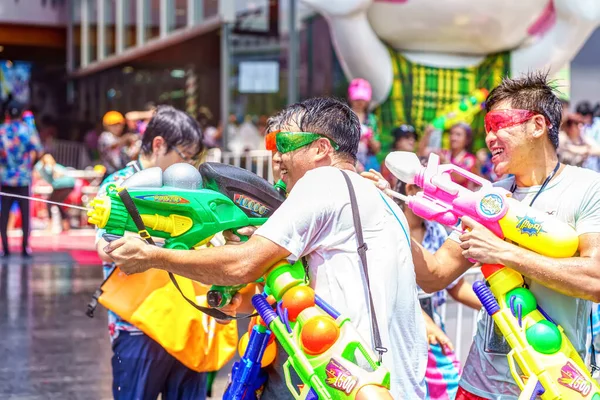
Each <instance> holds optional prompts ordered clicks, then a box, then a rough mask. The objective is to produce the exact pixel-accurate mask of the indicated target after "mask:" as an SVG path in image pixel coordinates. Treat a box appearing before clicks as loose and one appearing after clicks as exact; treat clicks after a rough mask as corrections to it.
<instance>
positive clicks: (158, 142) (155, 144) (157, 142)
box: [152, 136, 166, 154]
mask: <svg viewBox="0 0 600 400" xmlns="http://www.w3.org/2000/svg"><path fill="white" fill-rule="evenodd" d="M165 145H166V142H165V139H164V138H163V137H162V136H156V137H155V138H154V139H152V153H154V154H156V153H157V152H158V151H160V148H161V147H165V148H166V146H165ZM165 151H166V150H165Z"/></svg>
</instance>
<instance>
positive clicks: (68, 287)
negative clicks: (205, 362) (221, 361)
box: [0, 239, 229, 400]
mask: <svg viewBox="0 0 600 400" xmlns="http://www.w3.org/2000/svg"><path fill="white" fill-rule="evenodd" d="M74 240H75V239H74ZM76 240H77V241H80V240H87V241H89V239H76ZM92 244H93V240H92ZM12 247H13V246H12V245H11V249H12ZM77 247H79V248H80V247H81V246H77ZM88 247H89V246H88ZM13 254H15V252H13ZM17 254H18V252H17ZM85 262H87V263H90V262H93V263H94V264H95V265H89V264H88V265H86V264H84V263H85ZM96 262H97V260H95V257H94V253H93V252H92V251H90V250H89V249H88V250H81V248H80V249H79V250H76V252H73V251H68V249H62V250H58V249H56V250H53V251H43V250H41V251H40V250H38V251H36V249H35V248H34V256H33V258H31V259H22V258H21V257H20V256H14V255H13V256H11V257H9V258H8V259H2V258H0V399H2V400H5V399H11V400H12V399H15V400H16V399H19V400H33V399H35V400H38V399H40V400H41V399H44V400H45V399H61V400H71V399H74V400H79V399H82V400H87V399H90V400H99V399H100V400H101V399H112V390H111V385H112V376H111V368H110V358H111V356H112V352H111V348H110V341H109V337H108V328H107V316H106V310H105V309H104V308H103V307H102V306H98V308H97V309H96V313H95V316H94V318H89V317H87V316H86V315H85V310H86V306H87V303H88V302H89V300H90V298H91V295H92V293H93V292H94V291H95V289H96V288H97V287H98V285H99V284H100V283H101V282H102V268H101V267H100V265H98V264H96ZM228 368H229V367H228ZM226 375H227V372H226V371H222V372H220V373H219V376H218V377H217V381H216V382H215V387H214V390H215V393H216V394H217V393H218V395H217V396H215V397H214V398H221V393H223V388H224V384H225V379H226Z"/></svg>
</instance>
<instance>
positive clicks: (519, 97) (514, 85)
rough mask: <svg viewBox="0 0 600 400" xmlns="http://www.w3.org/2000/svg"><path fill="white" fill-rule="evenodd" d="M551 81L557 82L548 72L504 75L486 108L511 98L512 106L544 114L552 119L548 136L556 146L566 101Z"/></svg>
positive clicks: (488, 109) (489, 108) (547, 118)
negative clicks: (550, 79)
mask: <svg viewBox="0 0 600 400" xmlns="http://www.w3.org/2000/svg"><path fill="white" fill-rule="evenodd" d="M551 85H553V82H549V81H548V73H547V72H530V73H528V74H526V75H524V76H523V77H520V78H514V79H513V78H504V79H503V80H502V83H500V85H498V86H496V87H495V88H494V90H492V91H491V93H490V95H489V96H488V98H487V99H486V101H485V109H486V110H487V111H491V110H492V109H493V108H494V106H496V105H497V104H498V103H501V102H503V101H508V102H509V104H510V106H511V107H512V108H515V109H522V110H529V111H533V112H536V113H538V114H541V115H543V116H544V117H546V120H547V121H548V122H549V123H550V125H549V126H548V139H550V142H551V143H552V145H553V146H554V148H555V149H556V148H558V131H559V128H560V122H561V120H562V103H561V101H560V100H559V98H558V96H557V94H556V89H555V88H554V87H552V86H551Z"/></svg>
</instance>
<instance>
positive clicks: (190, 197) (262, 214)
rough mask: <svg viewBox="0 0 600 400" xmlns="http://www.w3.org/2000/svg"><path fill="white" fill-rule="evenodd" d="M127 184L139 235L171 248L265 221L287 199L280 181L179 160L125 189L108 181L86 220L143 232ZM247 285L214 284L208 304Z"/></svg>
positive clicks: (113, 229) (218, 303)
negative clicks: (125, 194)
mask: <svg viewBox="0 0 600 400" xmlns="http://www.w3.org/2000/svg"><path fill="white" fill-rule="evenodd" d="M125 188H126V189H127V190H126V192H127V193H128V194H129V197H130V198H131V200H132V203H133V206H134V207H135V208H137V210H138V212H139V214H140V216H141V219H142V223H143V225H144V226H145V228H146V231H142V232H139V233H140V234H141V235H142V236H152V237H159V238H164V239H165V241H164V245H163V246H164V247H165V248H168V249H193V248H196V247H199V246H202V245H204V244H206V243H208V242H209V241H210V240H211V239H212V237H213V236H214V235H216V234H217V233H219V232H222V231H224V230H227V229H232V230H234V231H235V230H236V229H239V228H241V227H244V226H250V225H255V226H256V225H262V224H263V223H264V222H265V221H266V220H267V218H268V217H269V216H271V215H272V214H273V212H274V211H275V210H276V209H277V208H278V207H279V205H281V203H282V202H283V201H284V200H285V194H284V192H282V190H281V185H279V187H278V188H274V187H273V186H271V185H270V184H269V183H268V182H267V181H266V180H264V179H262V178H260V177H258V176H257V175H255V174H253V173H251V172H249V171H247V170H244V169H241V168H237V167H233V166H230V165H226V164H220V163H204V164H202V165H201V166H200V168H199V170H197V169H195V168H194V167H193V166H191V165H189V164H175V165H172V166H171V167H169V168H167V169H166V170H165V171H164V172H163V171H162V170H161V169H160V168H158V167H155V168H148V169H145V170H142V171H140V172H138V173H136V174H134V175H132V176H131V177H130V178H129V179H127V180H126V181H125V182H123V184H122V186H121V187H117V186H116V185H110V186H109V187H108V188H107V194H106V196H102V197H96V198H95V199H94V200H92V202H91V203H90V207H91V208H92V210H91V211H89V212H88V216H89V220H88V221H89V222H90V223H91V224H94V225H96V226H98V227H99V228H103V229H105V230H106V233H107V234H109V235H118V236H122V235H123V234H124V233H125V232H126V231H127V232H138V231H139V229H138V228H137V227H136V223H135V222H134V220H133V218H132V214H131V213H130V211H129V209H128V207H131V206H128V204H129V202H128V201H127V200H126V199H125V200H124V197H123V194H124V193H123V192H124V190H123V189H125ZM242 240H247V238H246V237H242ZM244 286H245V285H238V286H213V287H212V288H211V290H210V291H209V292H208V293H207V302H208V303H209V305H210V306H211V307H222V306H224V305H226V304H228V303H229V301H230V300H231V298H232V297H233V295H234V294H235V293H236V292H237V291H238V290H240V289H241V288H242V287H244Z"/></svg>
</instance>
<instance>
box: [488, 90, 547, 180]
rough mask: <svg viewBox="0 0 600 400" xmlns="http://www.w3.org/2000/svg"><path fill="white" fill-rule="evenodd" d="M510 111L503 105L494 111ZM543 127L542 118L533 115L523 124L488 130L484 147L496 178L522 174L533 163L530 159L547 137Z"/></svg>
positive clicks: (506, 105)
mask: <svg viewBox="0 0 600 400" xmlns="http://www.w3.org/2000/svg"><path fill="white" fill-rule="evenodd" d="M512 109H513V108H512V107H511V106H510V103H509V102H508V101H505V102H500V103H498V104H497V105H496V106H495V107H494V109H493V110H512ZM493 110H492V111H493ZM545 127H546V123H545V119H544V117H543V116H541V115H539V114H536V115H534V116H533V117H532V118H531V119H529V120H527V121H525V122H523V123H520V124H517V125H513V126H508V127H506V128H500V129H497V130H495V131H494V130H493V129H492V130H490V131H489V132H488V133H487V134H486V137H485V143H486V144H487V147H488V149H489V150H490V152H491V153H492V160H491V161H492V164H493V165H494V172H495V173H496V174H497V175H498V176H502V175H505V174H515V175H519V174H521V173H523V172H524V167H525V166H527V165H531V163H532V161H535V160H532V156H531V155H532V154H534V150H535V149H536V146H541V143H540V140H548V138H547V137H546V136H547V134H544V131H545Z"/></svg>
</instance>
